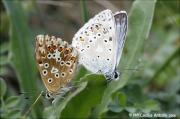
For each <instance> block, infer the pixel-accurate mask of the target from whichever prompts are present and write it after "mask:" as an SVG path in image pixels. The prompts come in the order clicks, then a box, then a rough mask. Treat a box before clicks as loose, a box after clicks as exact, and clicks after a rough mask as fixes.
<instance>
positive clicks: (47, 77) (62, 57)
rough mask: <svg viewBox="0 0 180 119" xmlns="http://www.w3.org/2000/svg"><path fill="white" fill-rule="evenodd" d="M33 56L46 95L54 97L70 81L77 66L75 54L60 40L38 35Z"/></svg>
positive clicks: (70, 47)
mask: <svg viewBox="0 0 180 119" xmlns="http://www.w3.org/2000/svg"><path fill="white" fill-rule="evenodd" d="M35 54H36V62H37V66H38V69H39V72H40V74H41V78H42V81H43V83H44V85H45V87H46V89H47V91H48V93H47V95H48V97H54V96H55V95H58V94H59V93H60V92H61V91H62V90H63V88H66V87H67V86H68V84H69V82H70V81H71V80H72V78H73V74H74V72H75V69H76V65H77V52H76V50H75V49H74V48H73V47H72V46H71V45H69V44H68V43H67V42H66V41H62V39H61V38H56V37H54V36H48V35H38V36H37V37H36V49H35Z"/></svg>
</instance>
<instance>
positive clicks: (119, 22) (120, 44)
mask: <svg viewBox="0 0 180 119" xmlns="http://www.w3.org/2000/svg"><path fill="white" fill-rule="evenodd" d="M114 19H115V23H116V38H117V50H116V51H117V52H116V59H117V61H116V67H117V65H118V64H119V61H120V59H121V55H122V51H123V48H124V43H125V39H126V33H127V27H128V17H127V13H126V12H125V11H120V12H117V13H116V14H115V15H114Z"/></svg>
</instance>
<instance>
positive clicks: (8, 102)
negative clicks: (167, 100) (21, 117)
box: [5, 96, 20, 109]
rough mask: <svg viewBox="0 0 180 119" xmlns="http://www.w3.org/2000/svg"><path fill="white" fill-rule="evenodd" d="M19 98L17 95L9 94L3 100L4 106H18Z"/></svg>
mask: <svg viewBox="0 0 180 119" xmlns="http://www.w3.org/2000/svg"><path fill="white" fill-rule="evenodd" d="M19 102H20V98H19V97H18V96H11V97H9V98H8V99H7V100H6V101H5V105H6V108H9V109H11V108H13V107H18V104H19Z"/></svg>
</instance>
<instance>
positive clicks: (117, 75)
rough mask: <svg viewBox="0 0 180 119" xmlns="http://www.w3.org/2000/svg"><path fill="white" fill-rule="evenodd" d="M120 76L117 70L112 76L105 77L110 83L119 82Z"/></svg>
mask: <svg viewBox="0 0 180 119" xmlns="http://www.w3.org/2000/svg"><path fill="white" fill-rule="evenodd" d="M119 76H120V74H119V72H118V71H116V70H115V71H114V72H113V73H112V74H107V75H105V77H106V79H107V80H108V81H111V80H118V79H119Z"/></svg>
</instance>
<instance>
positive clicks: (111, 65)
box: [72, 10, 128, 79]
mask: <svg viewBox="0 0 180 119" xmlns="http://www.w3.org/2000/svg"><path fill="white" fill-rule="evenodd" d="M127 20H128V18H127V13H126V12H125V11H120V12H117V13H115V14H113V13H112V11H111V10H104V11H102V12H100V13H99V14H97V15H95V16H94V17H93V18H91V19H90V20H89V21H88V22H87V23H86V24H85V25H84V26H83V27H82V28H80V30H79V31H78V32H77V33H76V34H75V35H74V37H73V40H72V46H73V47H74V48H76V49H77V51H78V54H79V59H78V60H79V64H82V65H83V66H84V67H85V68H87V69H88V70H89V71H91V72H93V73H102V74H104V75H105V77H106V79H118V76H119V73H118V72H117V66H118V64H119V61H120V58H121V54H122V51H123V47H124V43H125V37H126V32H127Z"/></svg>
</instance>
